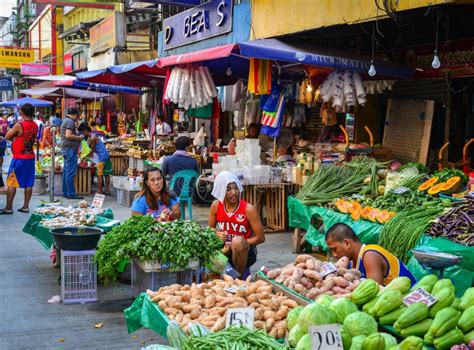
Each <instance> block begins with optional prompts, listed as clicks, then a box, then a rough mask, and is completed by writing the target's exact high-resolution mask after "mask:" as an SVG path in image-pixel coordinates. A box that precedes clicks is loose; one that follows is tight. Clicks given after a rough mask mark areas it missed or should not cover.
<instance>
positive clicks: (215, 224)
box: [209, 171, 265, 276]
mask: <svg viewBox="0 0 474 350" xmlns="http://www.w3.org/2000/svg"><path fill="white" fill-rule="evenodd" d="M241 192H242V184H241V183H240V180H239V179H238V178H237V176H235V175H234V174H232V173H230V172H228V171H223V172H221V173H219V175H218V176H217V177H216V180H215V182H214V189H213V191H212V194H213V196H214V197H215V198H216V199H217V200H216V201H214V203H212V205H211V212H210V214H209V227H211V228H213V229H215V231H216V234H217V236H218V237H219V238H220V239H222V241H223V242H224V243H225V247H226V249H227V253H226V255H227V257H228V258H229V262H230V264H231V265H232V267H233V268H234V269H235V270H237V272H239V273H240V275H241V276H242V275H243V274H244V272H245V270H246V269H247V268H249V267H250V266H252V265H253V264H255V262H256V261H257V250H256V246H257V245H258V244H261V243H263V242H264V241H265V234H264V232H263V225H262V222H261V220H260V215H259V214H258V211H257V209H256V208H255V207H254V206H253V205H251V204H248V203H247V202H246V201H244V200H243V199H241V198H240V195H241Z"/></svg>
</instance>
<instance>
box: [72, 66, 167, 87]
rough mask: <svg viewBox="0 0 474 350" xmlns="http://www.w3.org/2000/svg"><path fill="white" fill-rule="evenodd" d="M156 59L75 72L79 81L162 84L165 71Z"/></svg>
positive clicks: (140, 85)
mask: <svg viewBox="0 0 474 350" xmlns="http://www.w3.org/2000/svg"><path fill="white" fill-rule="evenodd" d="M157 61H158V60H156V59H154V60H148V61H140V62H134V63H127V64H120V65H117V66H110V67H107V68H105V69H97V70H93V71H88V72H82V73H78V74H76V78H77V79H78V80H80V81H86V82H90V83H99V84H107V85H115V86H133V87H144V86H153V85H159V83H160V81H161V84H163V81H164V78H165V75H166V71H165V70H164V69H163V68H160V67H158V65H157Z"/></svg>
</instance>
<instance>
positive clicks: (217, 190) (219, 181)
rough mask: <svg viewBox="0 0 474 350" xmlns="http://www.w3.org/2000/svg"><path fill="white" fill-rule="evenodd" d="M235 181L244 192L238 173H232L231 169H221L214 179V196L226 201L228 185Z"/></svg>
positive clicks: (222, 201) (220, 200)
mask: <svg viewBox="0 0 474 350" xmlns="http://www.w3.org/2000/svg"><path fill="white" fill-rule="evenodd" d="M233 182H234V183H235V184H236V185H237V188H238V189H239V191H240V193H242V192H243V191H244V188H243V186H242V183H241V182H240V180H239V178H238V177H237V175H235V174H234V173H231V172H230V171H221V172H220V173H219V174H218V175H217V177H216V179H215V181H214V187H213V189H212V195H213V196H214V198H216V199H217V200H218V201H219V202H221V203H224V198H225V194H226V192H227V186H228V185H229V184H231V183H233Z"/></svg>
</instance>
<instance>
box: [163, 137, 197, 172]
mask: <svg viewBox="0 0 474 350" xmlns="http://www.w3.org/2000/svg"><path fill="white" fill-rule="evenodd" d="M174 144H175V146H176V152H174V153H173V155H172V156H167V157H165V159H164V160H163V164H162V165H161V170H162V171H163V175H164V176H165V177H167V176H169V177H173V175H174V174H176V173H177V172H178V171H181V170H194V171H196V172H198V173H199V165H198V163H197V160H196V159H194V157H191V156H190V155H189V154H188V152H187V151H186V150H187V148H188V147H189V145H190V144H191V140H190V139H189V137H187V136H180V137H178V138H177V139H176V140H174Z"/></svg>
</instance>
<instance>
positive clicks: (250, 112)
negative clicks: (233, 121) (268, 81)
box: [245, 95, 260, 125]
mask: <svg viewBox="0 0 474 350" xmlns="http://www.w3.org/2000/svg"><path fill="white" fill-rule="evenodd" d="M259 115H260V100H259V99H258V98H255V96H253V95H252V96H251V97H250V98H249V99H248V100H247V102H246V104H245V125H250V124H252V123H255V122H257V121H258V117H259Z"/></svg>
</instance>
